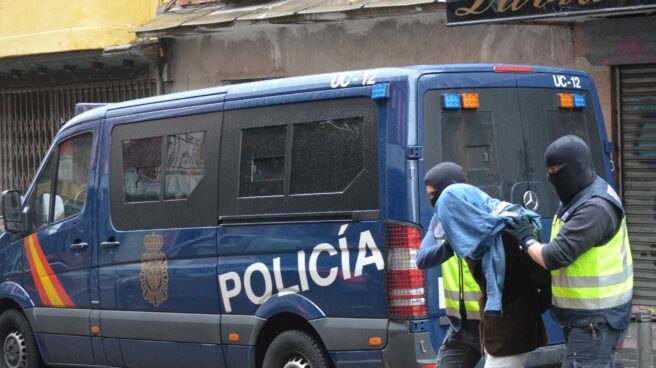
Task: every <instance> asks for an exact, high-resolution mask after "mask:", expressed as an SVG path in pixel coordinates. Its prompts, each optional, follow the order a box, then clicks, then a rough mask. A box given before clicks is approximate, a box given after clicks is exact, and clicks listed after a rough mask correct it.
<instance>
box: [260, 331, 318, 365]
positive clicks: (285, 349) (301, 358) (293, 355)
mask: <svg viewBox="0 0 656 368" xmlns="http://www.w3.org/2000/svg"><path fill="white" fill-rule="evenodd" d="M262 367H263V368H330V367H331V364H330V358H329V357H328V353H326V351H325V350H324V348H323V347H322V346H321V343H320V342H319V341H317V339H316V338H314V337H313V336H311V335H309V334H307V333H305V332H303V331H298V330H292V331H285V332H283V333H281V334H280V335H278V336H277V337H276V338H275V339H273V342H271V345H269V348H268V349H267V351H266V354H265V355H264V364H262Z"/></svg>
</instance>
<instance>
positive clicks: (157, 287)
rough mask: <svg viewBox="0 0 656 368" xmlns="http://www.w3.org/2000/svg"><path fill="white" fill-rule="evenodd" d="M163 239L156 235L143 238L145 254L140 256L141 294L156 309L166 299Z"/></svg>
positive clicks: (166, 274) (167, 277) (166, 275)
mask: <svg viewBox="0 0 656 368" xmlns="http://www.w3.org/2000/svg"><path fill="white" fill-rule="evenodd" d="M163 245H164V238H162V236H161V235H157V234H148V235H146V236H145V237H144V247H145V248H146V253H144V254H143V255H142V256H141V272H139V281H141V294H142V295H143V298H144V299H146V300H147V301H148V302H150V304H152V305H154V306H155V307H158V306H159V305H160V304H162V303H164V302H165V301H166V299H168V288H169V270H168V268H169V265H168V262H167V260H166V255H165V254H164V253H162V252H161V250H162V246H163Z"/></svg>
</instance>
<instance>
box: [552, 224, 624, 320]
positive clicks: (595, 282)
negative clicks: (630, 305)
mask: <svg viewBox="0 0 656 368" xmlns="http://www.w3.org/2000/svg"><path fill="white" fill-rule="evenodd" d="M560 226H561V220H560V218H558V217H556V216H555V217H554V221H553V224H552V227H551V239H553V238H554V237H555V236H556V235H557V234H558V231H559V230H560ZM551 291H552V294H553V297H552V303H553V305H554V306H556V307H558V308H562V309H580V310H600V309H608V308H612V307H617V306H620V305H623V304H626V303H627V302H629V301H630V300H631V296H632V293H633V259H632V258H631V248H630V246H629V237H628V234H627V230H626V217H623V218H622V222H621V225H620V229H619V231H617V233H616V234H615V236H614V237H613V238H612V239H611V240H610V241H609V242H607V243H606V244H603V245H599V246H595V247H592V248H590V249H588V250H587V251H586V252H585V253H583V254H582V255H581V256H579V258H577V259H576V260H575V261H574V262H573V263H571V264H570V265H569V266H567V267H564V268H561V269H558V270H554V271H551Z"/></svg>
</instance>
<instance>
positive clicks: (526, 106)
mask: <svg viewBox="0 0 656 368" xmlns="http://www.w3.org/2000/svg"><path fill="white" fill-rule="evenodd" d="M517 85H518V97H519V107H520V115H521V121H522V125H523V131H524V136H525V139H526V152H527V163H526V168H527V175H528V178H529V179H528V180H529V181H528V183H529V187H530V189H531V190H532V191H533V192H534V193H536V194H537V199H538V203H537V208H536V209H535V211H536V212H538V213H539V214H540V215H541V216H542V217H543V218H545V219H549V220H550V219H551V218H552V217H553V216H554V213H555V212H556V210H557V208H558V203H559V199H558V196H557V195H556V191H555V190H554V189H553V186H552V185H551V184H549V183H548V181H547V174H546V172H547V171H546V170H547V168H546V165H545V162H544V152H545V150H546V149H547V147H548V146H549V144H551V142H553V141H554V140H556V139H558V138H560V137H562V136H564V135H567V134H574V135H577V136H579V137H580V138H582V139H583V140H584V141H586V142H587V143H588V146H589V147H590V151H591V154H592V158H593V165H594V168H595V171H596V173H597V175H599V176H600V177H602V178H604V179H606V180H607V181H609V182H610V183H612V177H611V173H610V167H609V165H608V162H609V159H610V150H606V149H605V148H606V147H608V144H603V143H604V142H606V140H607V138H606V131H605V128H604V125H603V120H602V117H601V111H600V110H599V104H598V103H597V101H598V98H597V95H596V91H595V88H594V84H593V82H592V80H591V79H589V78H588V77H587V76H586V75H584V74H572V73H563V74H550V73H525V74H524V73H521V74H520V73H518V74H517ZM560 94H576V95H580V96H583V98H584V99H585V106H581V107H575V108H565V107H561V106H560V105H561V103H560ZM604 156H605V158H604ZM518 203H522V202H518ZM524 204H525V203H524ZM549 222H550V221H549ZM547 225H548V224H547ZM548 228H549V226H547V230H548ZM545 235H546V234H545Z"/></svg>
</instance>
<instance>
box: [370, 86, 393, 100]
mask: <svg viewBox="0 0 656 368" xmlns="http://www.w3.org/2000/svg"><path fill="white" fill-rule="evenodd" d="M388 87H389V83H378V84H375V85H374V87H373V88H372V89H371V99H372V100H384V99H386V98H389V88H388Z"/></svg>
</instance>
